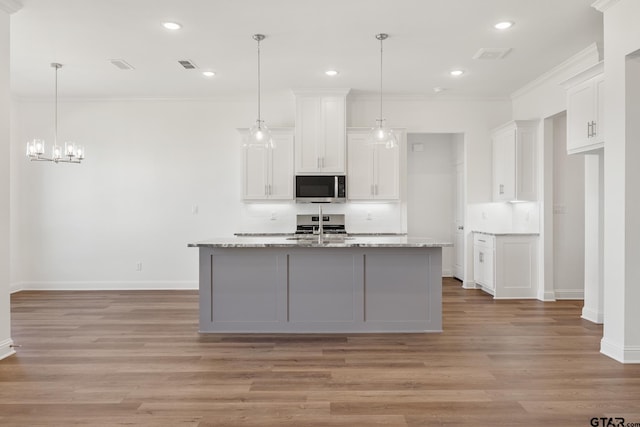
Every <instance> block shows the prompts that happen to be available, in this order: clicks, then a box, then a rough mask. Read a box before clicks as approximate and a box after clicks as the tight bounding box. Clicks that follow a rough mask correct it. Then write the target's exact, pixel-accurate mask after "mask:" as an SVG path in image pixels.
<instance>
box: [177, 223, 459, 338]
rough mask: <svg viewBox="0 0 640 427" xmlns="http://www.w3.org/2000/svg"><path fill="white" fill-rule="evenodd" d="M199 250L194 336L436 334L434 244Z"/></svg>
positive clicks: (438, 264) (292, 244) (407, 241)
mask: <svg viewBox="0 0 640 427" xmlns="http://www.w3.org/2000/svg"><path fill="white" fill-rule="evenodd" d="M189 246H190V247H197V248H199V252H200V277H199V283H200V284H199V287H200V327H199V328H200V332H203V333H206V332H246V333H278V332H287V333H298V332H299V333H308V332H317V333H340V332H440V331H442V247H443V246H451V244H450V243H448V242H438V241H434V240H432V239H427V238H417V237H408V236H357V237H355V236H354V237H343V236H340V237H336V236H331V237H324V238H321V237H318V236H311V237H295V236H284V235H283V236H252V237H249V236H242V237H230V238H219V239H211V240H208V241H203V242H197V243H191V244H189Z"/></svg>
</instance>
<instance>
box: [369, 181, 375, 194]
mask: <svg viewBox="0 0 640 427" xmlns="http://www.w3.org/2000/svg"><path fill="white" fill-rule="evenodd" d="M370 194H371V195H372V196H373V195H374V194H375V193H374V192H373V184H371V191H370Z"/></svg>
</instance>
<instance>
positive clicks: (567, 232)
mask: <svg viewBox="0 0 640 427" xmlns="http://www.w3.org/2000/svg"><path fill="white" fill-rule="evenodd" d="M553 150H554V154H553V214H554V217H553V253H554V268H553V270H554V274H553V283H554V288H555V289H554V290H555V296H556V298H558V299H582V298H583V297H584V238H585V228H584V227H585V226H584V224H585V223H584V207H585V205H584V200H585V192H584V191H585V190H584V188H585V185H584V156H582V155H571V156H569V155H568V154H567V115H566V114H561V115H559V116H557V117H555V118H554V126H553Z"/></svg>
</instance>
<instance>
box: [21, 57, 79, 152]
mask: <svg viewBox="0 0 640 427" xmlns="http://www.w3.org/2000/svg"><path fill="white" fill-rule="evenodd" d="M51 67H52V68H54V69H55V74H56V80H55V81H56V83H55V115H54V132H53V147H51V156H50V157H46V156H45V142H44V140H43V139H33V140H31V141H29V142H27V157H28V158H29V160H31V161H36V162H55V163H80V162H82V160H83V159H84V147H83V146H82V145H77V144H76V143H74V142H71V141H67V142H65V143H64V147H61V146H59V145H58V70H59V69H60V68H62V64H59V63H57V62H53V63H52V64H51Z"/></svg>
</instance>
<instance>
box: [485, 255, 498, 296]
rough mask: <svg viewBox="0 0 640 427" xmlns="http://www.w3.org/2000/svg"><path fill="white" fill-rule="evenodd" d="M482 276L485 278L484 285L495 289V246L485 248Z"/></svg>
mask: <svg viewBox="0 0 640 427" xmlns="http://www.w3.org/2000/svg"><path fill="white" fill-rule="evenodd" d="M482 261H483V262H482V269H483V270H482V278H483V280H484V283H483V285H484V286H485V287H486V288H487V289H491V290H495V288H496V285H495V283H496V281H495V268H494V251H493V248H488V247H487V248H484V249H483V260H482Z"/></svg>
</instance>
